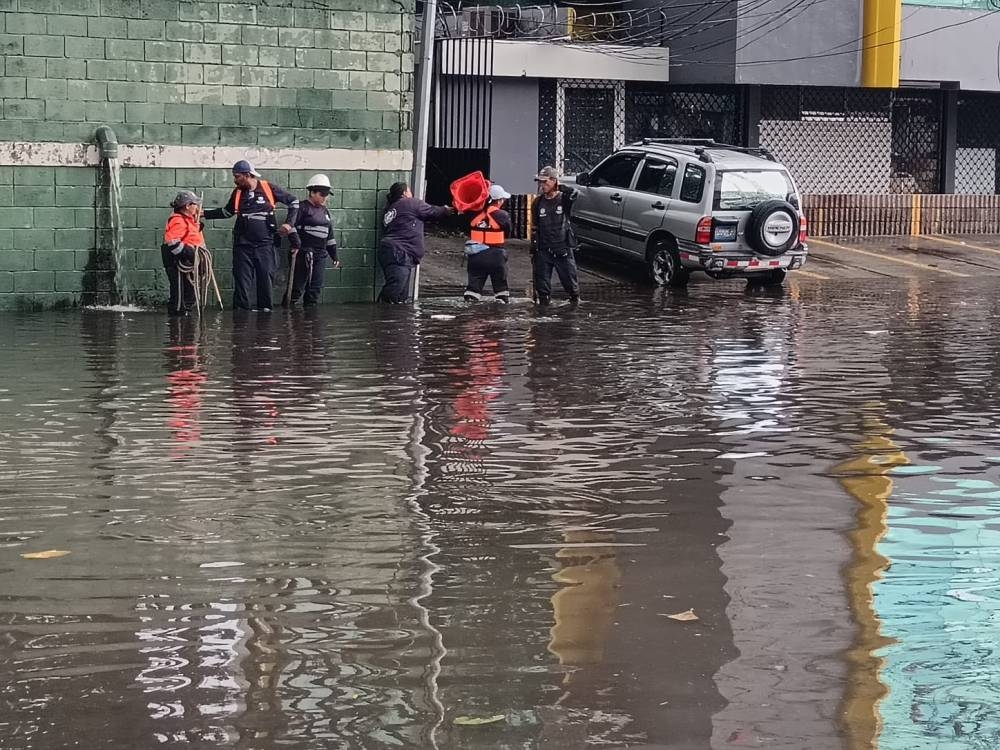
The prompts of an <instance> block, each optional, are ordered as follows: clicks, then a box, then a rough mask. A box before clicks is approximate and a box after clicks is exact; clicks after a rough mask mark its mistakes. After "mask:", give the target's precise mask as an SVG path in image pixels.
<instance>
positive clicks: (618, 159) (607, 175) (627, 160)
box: [591, 154, 642, 188]
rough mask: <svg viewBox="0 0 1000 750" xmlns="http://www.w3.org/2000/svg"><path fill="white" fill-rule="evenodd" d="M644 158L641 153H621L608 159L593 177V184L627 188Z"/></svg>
mask: <svg viewBox="0 0 1000 750" xmlns="http://www.w3.org/2000/svg"><path fill="white" fill-rule="evenodd" d="M641 158H642V156H641V155H640V154H620V155H619V156H615V157H613V158H611V159H608V161H606V162H605V163H604V164H602V165H601V166H600V167H599V168H598V169H597V170H595V172H594V174H593V177H592V178H591V184H592V185H594V186H596V187H615V188H627V187H628V186H629V185H631V184H632V175H634V174H635V168H636V167H637V166H638V165H639V160H640V159H641Z"/></svg>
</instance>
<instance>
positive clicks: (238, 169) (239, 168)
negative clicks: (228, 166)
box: [233, 159, 260, 177]
mask: <svg viewBox="0 0 1000 750" xmlns="http://www.w3.org/2000/svg"><path fill="white" fill-rule="evenodd" d="M233 174H249V175H253V176H254V177H260V173H259V172H258V171H257V170H256V169H254V167H253V164H251V163H250V162H248V161H247V160H246V159H240V160H239V161H238V162H236V163H235V164H234V165H233Z"/></svg>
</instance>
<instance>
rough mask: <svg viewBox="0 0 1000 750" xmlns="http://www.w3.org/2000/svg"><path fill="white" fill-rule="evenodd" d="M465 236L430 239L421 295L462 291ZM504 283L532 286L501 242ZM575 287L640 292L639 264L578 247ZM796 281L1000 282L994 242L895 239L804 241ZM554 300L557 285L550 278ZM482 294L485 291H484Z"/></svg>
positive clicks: (514, 249)
mask: <svg viewBox="0 0 1000 750" xmlns="http://www.w3.org/2000/svg"><path fill="white" fill-rule="evenodd" d="M465 239H466V238H465V237H464V236H461V235H457V234H453V235H446V234H435V235H428V237H427V241H426V246H427V257H426V258H425V259H424V262H423V263H422V264H421V272H420V273H421V277H420V286H421V294H424V295H428V296H452V295H459V294H461V292H462V289H464V288H465V282H466V270H465V256H464V255H463V253H462V248H463V245H464V242H465ZM507 252H508V255H509V261H508V265H509V276H510V287H511V292H512V294H514V296H525V295H526V293H527V290H528V286H529V282H530V280H531V259H530V257H529V255H528V243H527V242H526V241H524V240H510V241H508V243H507ZM578 265H579V268H580V274H579V275H580V287H581V290H582V292H583V294H584V296H586V294H587V290H588V289H595V288H606V287H607V286H608V285H642V284H644V283H645V274H644V270H643V268H642V265H641V264H640V263H638V262H636V261H632V260H630V259H629V258H626V257H623V256H619V255H617V254H615V253H607V252H604V251H601V250H597V249H592V248H583V249H582V250H581V252H580V253H579V256H578ZM791 276H792V278H796V279H799V280H800V281H806V280H814V281H820V282H821V281H830V280H834V279H845V278H846V279H874V278H886V277H890V278H923V279H933V278H939V279H961V278H973V277H976V276H1000V236H994V235H962V236H923V235H919V236H909V235H908V236H899V237H867V238H864V237H862V238H858V237H854V238H810V240H809V260H808V262H807V263H806V266H805V268H804V269H802V270H800V271H793V272H792V274H791ZM553 281H554V288H555V290H556V296H557V297H558V296H559V293H558V282H557V281H556V280H555V279H553ZM487 288H488V285H487Z"/></svg>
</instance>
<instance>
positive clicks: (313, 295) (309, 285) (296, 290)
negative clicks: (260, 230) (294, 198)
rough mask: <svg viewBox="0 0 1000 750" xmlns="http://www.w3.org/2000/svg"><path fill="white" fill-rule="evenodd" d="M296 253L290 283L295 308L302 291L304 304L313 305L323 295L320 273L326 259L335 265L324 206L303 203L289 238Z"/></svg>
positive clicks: (334, 246) (334, 243)
mask: <svg viewBox="0 0 1000 750" xmlns="http://www.w3.org/2000/svg"><path fill="white" fill-rule="evenodd" d="M288 237H289V240H290V241H291V245H292V247H293V248H295V249H297V250H298V252H297V253H295V276H294V278H293V279H292V298H291V299H290V300H288V302H289V304H292V305H294V304H295V303H296V302H297V301H298V300H299V298H301V297H302V293H303V291H305V299H304V300H303V303H304V304H306V305H315V304H316V303H318V302H319V297H320V294H321V293H322V291H323V269H324V267H325V266H326V259H327V256H329V257H330V260H331V261H333V263H334V265H337V264H338V262H339V261H338V260H337V240H336V239H335V238H334V236H333V220H332V219H331V218H330V211H329V210H328V209H327V207H326V206H321V205H317V204H315V203H313V202H312V201H303V202H302V203H301V204H300V205H299V213H298V216H296V218H295V231H294V232H293V233H291V234H289V235H288Z"/></svg>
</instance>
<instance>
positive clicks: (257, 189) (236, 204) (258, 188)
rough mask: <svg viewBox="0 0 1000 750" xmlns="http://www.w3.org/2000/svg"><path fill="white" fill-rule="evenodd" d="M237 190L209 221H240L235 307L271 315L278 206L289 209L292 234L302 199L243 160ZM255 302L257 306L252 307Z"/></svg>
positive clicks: (236, 239) (208, 214)
mask: <svg viewBox="0 0 1000 750" xmlns="http://www.w3.org/2000/svg"><path fill="white" fill-rule="evenodd" d="M233 183H234V184H235V185H236V189H235V190H233V192H232V194H231V195H230V196H229V202H228V203H226V205H225V206H223V207H222V208H212V209H209V210H208V211H205V214H204V217H205V218H206V219H228V218H230V217H232V216H235V217H236V225H235V226H234V227H233V307H235V308H238V309H242V310H260V311H261V312H270V311H271V285H272V284H273V281H274V270H275V265H276V264H275V247H274V245H275V237H276V234H277V231H278V224H277V220H276V218H275V215H274V207H275V205H276V203H284V204H285V205H286V206H288V213H287V214H285V223H284V224H282V227H281V228H282V230H283V231H284V232H286V233H287V232H290V231H291V229H292V226H293V225H294V224H295V215H296V214H297V213H298V210H299V199H298V198H296V197H295V196H294V195H292V194H291V193H289V192H286V191H285V190H282V189H281V188H280V187H278V186H277V185H272V184H271V183H269V182H267V180H263V179H261V176H260V174H259V173H258V172H257V170H256V169H254V166H253V164H251V163H250V162H248V161H246V160H242V159H241V160H240V161H238V162H236V163H235V164H234V165H233ZM251 299H254V300H255V301H256V304H251Z"/></svg>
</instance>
